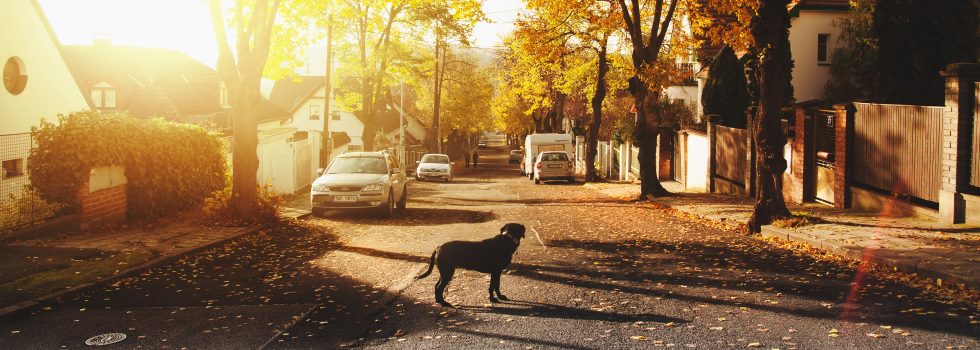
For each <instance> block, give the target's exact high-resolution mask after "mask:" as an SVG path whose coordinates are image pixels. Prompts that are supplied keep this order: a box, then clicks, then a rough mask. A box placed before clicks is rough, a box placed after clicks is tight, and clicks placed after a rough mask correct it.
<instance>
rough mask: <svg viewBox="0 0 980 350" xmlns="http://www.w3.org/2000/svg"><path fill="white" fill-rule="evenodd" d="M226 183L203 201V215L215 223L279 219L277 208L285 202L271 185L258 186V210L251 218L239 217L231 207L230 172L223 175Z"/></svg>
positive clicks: (244, 222) (259, 221)
mask: <svg viewBox="0 0 980 350" xmlns="http://www.w3.org/2000/svg"><path fill="white" fill-rule="evenodd" d="M225 183H226V184H227V185H226V186H225V188H224V189H222V190H221V191H217V192H215V193H214V194H213V195H212V196H211V197H210V198H208V199H207V200H206V201H205V202H204V210H203V212H204V216H205V217H206V218H207V219H208V220H210V221H211V222H212V223H215V224H222V225H240V224H253V223H265V222H275V221H276V220H278V219H279V208H281V207H282V204H283V202H285V197H284V196H282V195H279V194H276V193H275V192H274V191H273V190H272V185H269V184H267V185H265V186H261V187H259V197H258V199H256V207H257V208H258V212H257V213H256V214H255V217H252V218H240V217H238V215H237V214H236V213H235V211H234V210H233V208H232V207H231V205H230V204H231V193H232V192H231V174H226V175H225Z"/></svg>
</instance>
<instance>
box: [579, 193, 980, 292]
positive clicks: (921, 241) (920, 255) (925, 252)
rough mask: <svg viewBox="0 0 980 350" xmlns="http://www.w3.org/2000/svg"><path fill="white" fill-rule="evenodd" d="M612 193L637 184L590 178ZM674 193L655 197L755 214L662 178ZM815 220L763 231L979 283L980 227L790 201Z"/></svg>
mask: <svg viewBox="0 0 980 350" xmlns="http://www.w3.org/2000/svg"><path fill="white" fill-rule="evenodd" d="M587 186H590V187H592V188H593V189H595V190H597V191H599V192H601V193H603V194H606V195H608V196H612V197H618V198H623V197H636V196H637V195H638V194H639V186H638V185H635V184H588V185H587ZM664 186H665V187H667V189H668V190H670V191H671V192H673V193H675V194H676V195H675V196H671V197H665V198H657V199H655V200H654V202H655V203H658V204H661V205H664V206H667V207H670V208H673V209H675V210H679V211H682V212H685V213H689V214H693V215H696V216H699V217H702V218H704V219H708V220H712V221H715V222H717V223H718V224H719V225H722V226H724V227H726V228H728V229H734V230H741V229H743V228H744V225H745V223H746V222H747V221H748V219H749V216H751V212H752V205H753V204H754V200H753V199H751V198H745V197H739V196H734V195H724V194H713V193H690V192H683V189H682V187H681V186H680V184H678V183H675V182H668V183H664ZM789 209H790V211H791V212H793V213H794V214H799V213H805V214H808V215H812V216H814V217H816V218H817V220H816V221H817V222H816V223H815V224H812V225H806V226H801V227H796V228H779V227H775V226H773V225H767V226H764V227H763V228H762V235H763V236H764V237H779V238H782V239H786V240H789V241H794V242H802V243H807V244H810V245H811V246H813V247H814V248H818V249H822V250H825V251H828V252H831V253H834V254H837V255H841V256H844V257H847V258H850V259H855V260H865V261H870V262H873V263H875V264H877V265H880V266H884V267H889V268H895V269H896V270H898V271H902V272H909V273H916V274H919V275H920V276H923V277H930V278H939V279H942V281H943V282H944V283H947V282H953V283H963V284H966V285H968V286H970V287H973V288H980V227H977V226H966V225H943V224H939V223H937V222H935V221H930V220H926V219H914V218H888V217H879V216H878V215H876V214H875V213H860V212H854V211H846V210H837V209H834V208H832V207H829V206H824V205H820V204H808V205H805V206H800V205H791V206H789Z"/></svg>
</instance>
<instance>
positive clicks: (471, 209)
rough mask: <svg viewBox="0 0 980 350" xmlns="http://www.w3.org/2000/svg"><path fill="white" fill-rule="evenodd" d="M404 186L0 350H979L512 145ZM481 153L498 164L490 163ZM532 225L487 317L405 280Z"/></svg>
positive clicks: (1, 335) (941, 317)
mask: <svg viewBox="0 0 980 350" xmlns="http://www.w3.org/2000/svg"><path fill="white" fill-rule="evenodd" d="M485 152H486V153H487V154H486V155H484V156H481V158H480V159H481V163H483V164H481V167H480V168H479V169H475V170H474V169H468V170H466V171H463V172H461V173H460V174H458V175H457V181H455V182H453V183H427V182H426V183H413V184H412V185H411V187H410V193H411V195H410V198H411V200H410V203H409V208H408V209H407V210H405V211H404V212H400V213H397V214H396V215H395V217H393V218H391V219H377V218H373V217H371V216H370V215H369V214H365V213H331V214H328V215H327V216H326V217H324V218H309V219H305V220H302V221H299V222H291V223H283V224H281V225H279V226H277V227H275V228H272V229H269V230H265V231H262V232H258V233H256V234H253V235H249V236H246V237H242V238H240V239H237V240H234V241H231V242H228V243H226V244H224V245H222V246H219V247H216V248H214V249H210V250H207V251H203V252H201V253H199V254H195V255H192V256H188V257H185V258H183V259H180V260H178V261H176V262H174V263H172V264H169V265H165V266H160V267H158V268H154V269H151V270H148V271H146V272H144V273H142V274H140V275H138V276H134V277H132V278H127V279H124V280H120V281H116V282H114V283H110V284H104V285H100V286H95V287H93V288H89V289H86V290H83V291H80V292H78V293H74V294H72V295H69V296H66V297H65V298H63V299H62V300H60V301H54V302H51V303H48V304H45V305H41V306H39V307H38V308H37V309H36V310H33V311H32V312H31V313H29V314H25V315H18V316H15V317H8V318H7V319H3V320H0V344H2V345H0V347H2V348H11V349H34V348H37V349H51V348H61V347H67V348H85V347H86V346H85V345H84V343H83V342H84V340H85V339H86V338H88V337H90V336H93V335H96V334H100V333H106V332H122V333H126V334H127V336H128V338H127V339H126V340H124V341H122V342H120V343H117V344H115V345H114V346H109V347H106V348H120V349H133V348H149V349H159V348H172V349H181V348H188V349H200V348H214V349H226V348H227V349H251V348H283V349H285V348H322V349H330V348H337V347H341V346H343V347H364V348H412V349H415V348H445V349H458V348H480V349H483V348H490V349H540V348H555V349H559V348H560V349H618V348H653V347H665V348H666V347H674V348H695V349H718V348H764V349H773V348H778V349H840V348H847V349H894V348H907V347H909V348H925V349H946V348H950V347H951V348H977V347H978V345H977V343H976V340H977V336H978V335H980V328H978V324H977V321H978V319H977V318H976V317H977V311H978V310H977V306H976V305H964V304H956V303H952V302H945V301H941V300H936V298H935V297H934V296H933V295H932V294H930V293H928V292H924V291H922V290H919V289H914V288H911V287H908V286H904V285H899V284H895V283H890V282H883V281H881V280H879V279H877V278H875V276H872V275H869V274H865V273H862V272H861V271H856V270H854V269H853V268H850V267H847V266H845V265H841V264H839V263H837V262H832V261H822V260H817V259H815V258H813V257H811V256H808V255H803V254H798V253H796V252H793V251H789V250H785V249H781V248H776V247H773V246H770V245H768V244H767V243H765V242H761V241H759V240H756V239H754V238H751V237H745V236H742V235H739V234H736V233H732V232H726V231H721V230H718V229H716V228H713V227H709V226H705V225H703V224H700V223H698V222H694V221H692V220H688V219H685V218H682V217H678V216H675V215H673V214H671V213H670V212H668V211H666V210H663V209H659V208H656V207H654V206H652V205H649V204H643V203H636V202H633V201H630V200H627V199H616V198H607V197H603V196H601V195H599V194H598V193H597V192H595V191H593V190H590V189H588V188H585V187H583V186H582V185H581V184H577V185H567V184H558V183H555V184H542V185H534V184H533V183H532V182H531V181H529V180H527V179H526V178H522V177H520V176H519V174H518V171H517V170H516V169H517V168H516V166H513V165H505V164H503V161H504V158H503V157H504V156H503V154H504V153H503V151H500V152H491V151H489V150H488V151H485ZM490 153H496V154H497V155H496V156H492V155H491V154H490ZM507 222H519V223H523V224H525V225H527V227H528V228H529V230H528V233H527V235H528V236H527V238H526V239H525V240H524V241H523V242H522V244H521V247H520V249H519V250H518V253H517V254H516V255H515V258H514V264H513V265H512V266H511V268H510V269H509V271H507V272H506V273H505V275H504V276H503V278H502V288H501V289H502V291H503V293H504V294H506V295H507V296H508V297H510V299H511V301H508V302H503V303H498V304H490V303H489V301H488V300H487V296H486V294H487V293H486V290H487V286H488V283H489V278H488V277H487V276H486V275H483V274H479V273H474V272H469V271H464V272H457V275H456V278H455V279H454V280H453V282H452V284H451V285H450V287H449V289H448V290H447V300H448V301H449V302H450V303H452V304H454V305H455V307H453V308H444V307H441V306H438V305H437V304H435V303H434V299H433V286H434V285H435V282H436V279H437V277H435V276H430V277H428V278H427V279H422V280H415V279H414V276H415V275H417V274H418V273H419V272H420V271H421V270H422V269H423V268H424V267H425V266H426V262H427V260H428V257H429V254H430V253H431V252H432V250H433V249H434V248H435V247H436V246H437V245H438V244H441V243H442V242H445V241H447V240H454V239H464V240H479V239H484V238H487V237H490V236H492V235H494V234H496V233H497V232H498V230H499V228H500V227H501V226H502V225H503V224H504V223H507Z"/></svg>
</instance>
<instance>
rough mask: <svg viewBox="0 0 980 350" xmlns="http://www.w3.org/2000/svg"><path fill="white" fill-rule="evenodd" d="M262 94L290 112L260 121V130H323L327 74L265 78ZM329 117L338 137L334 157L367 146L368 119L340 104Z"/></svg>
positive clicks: (332, 129)
mask: <svg viewBox="0 0 980 350" xmlns="http://www.w3.org/2000/svg"><path fill="white" fill-rule="evenodd" d="M262 95H263V96H265V97H266V98H267V99H268V100H269V101H270V102H272V103H273V104H275V105H277V106H279V107H280V108H282V109H284V110H285V111H286V112H287V113H286V117H284V118H281V119H279V120H275V121H273V120H269V121H267V122H265V123H262V124H260V125H259V129H260V130H268V129H272V128H295V129H296V131H298V132H303V131H315V132H319V133H323V126H324V125H323V124H324V118H326V116H324V113H323V110H324V108H325V105H326V99H325V98H324V96H325V95H326V88H325V87H324V78H323V77H315V76H303V77H297V78H295V79H286V80H280V81H264V82H263V86H262ZM329 118H330V120H329V121H327V123H328V124H329V126H328V127H329V129H330V132H331V136H333V139H334V150H333V152H331V153H330V154H331V159H332V157H333V156H335V155H337V154H340V153H343V152H346V151H356V150H361V149H363V148H364V141H363V140H362V137H361V135H362V134H363V133H364V122H363V121H361V119H360V118H358V117H357V116H355V115H354V114H353V113H350V112H346V111H341V110H339V109H337V108H336V105H334V108H333V113H331V114H330V116H329ZM338 134H344V135H338ZM322 166H326V164H322V165H321V167H322Z"/></svg>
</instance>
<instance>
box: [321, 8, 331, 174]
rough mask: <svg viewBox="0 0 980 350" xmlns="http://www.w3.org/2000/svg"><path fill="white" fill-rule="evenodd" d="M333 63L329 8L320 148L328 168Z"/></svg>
mask: <svg viewBox="0 0 980 350" xmlns="http://www.w3.org/2000/svg"><path fill="white" fill-rule="evenodd" d="M332 64H333V11H330V10H327V67H326V68H327V70H326V72H324V74H323V75H324V84H323V88H324V93H323V100H324V103H323V104H324V107H323V108H324V109H325V110H326V111H324V112H323V142H321V149H320V167H321V168H326V167H327V165H328V164H329V163H330V152H332V151H333V134H332V133H331V132H330V119H332V118H333V80H332V79H330V78H331V77H330V69H331V68H332V67H331V66H332Z"/></svg>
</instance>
